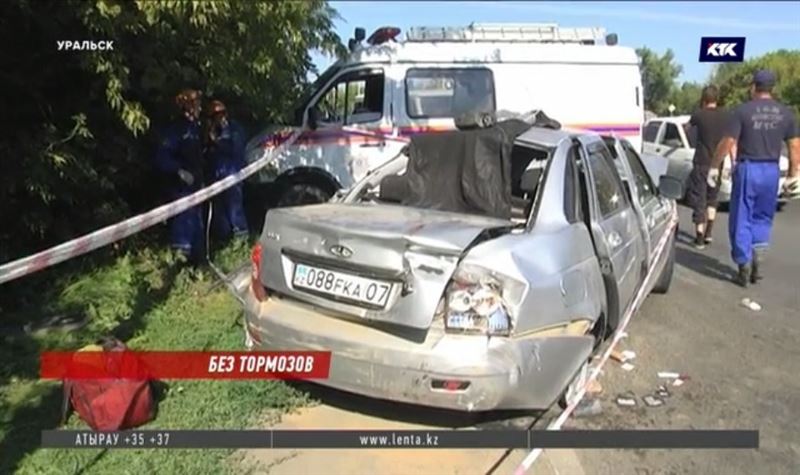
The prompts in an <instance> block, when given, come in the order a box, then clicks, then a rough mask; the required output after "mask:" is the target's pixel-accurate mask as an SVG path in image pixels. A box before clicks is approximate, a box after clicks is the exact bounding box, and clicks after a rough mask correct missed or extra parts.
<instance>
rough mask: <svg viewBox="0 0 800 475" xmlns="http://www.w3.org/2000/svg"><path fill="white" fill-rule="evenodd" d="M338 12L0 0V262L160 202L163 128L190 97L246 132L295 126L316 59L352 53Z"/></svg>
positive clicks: (273, 5)
mask: <svg viewBox="0 0 800 475" xmlns="http://www.w3.org/2000/svg"><path fill="white" fill-rule="evenodd" d="M335 17H336V12H335V11H334V10H333V9H332V8H330V7H329V6H328V5H327V3H326V2H324V1H322V0H306V1H303V2H276V1H269V0H262V1H255V0H252V1H250V0H248V1H245V0H241V1H237V0H208V1H205V0H204V1H200V0H192V1H186V0H180V1H179V0H160V1H156V0H138V1H135V2H129V1H123V0H93V1H89V0H42V1H35V2H34V1H33V0H7V1H5V2H0V40H2V44H0V59H2V62H3V65H4V67H3V68H2V70H0V103H2V104H3V106H4V111H3V114H4V117H6V118H7V119H8V120H4V128H5V130H4V134H3V135H2V137H0V154H2V156H3V160H2V164H1V165H0V216H1V217H2V220H3V224H2V226H0V262H3V261H6V260H8V259H11V258H13V257H15V256H19V255H20V254H24V253H28V252H31V251H34V250H37V249H38V248H40V247H42V246H44V245H50V244H54V243H56V242H59V241H62V240H64V239H68V238H71V237H74V236H76V235H78V234H81V233H83V232H87V231H90V230H92V229H94V228H96V227H99V226H101V225H106V224H109V223H111V222H114V221H116V220H118V219H122V218H124V217H127V216H129V215H130V214H132V213H133V212H135V211H141V210H143V209H147V208H149V207H151V206H153V205H154V204H156V200H157V198H156V197H157V196H158V193H157V191H158V189H157V188H156V187H155V186H154V184H153V183H154V182H153V180H152V177H150V176H149V173H150V168H151V163H150V157H151V156H152V154H153V149H154V145H155V140H156V134H155V133H154V132H155V130H154V129H156V128H157V127H154V126H157V125H160V124H163V123H164V122H165V121H166V120H167V119H168V118H169V115H170V114H171V113H172V112H173V111H172V108H173V102H172V98H173V97H174V95H175V94H176V92H177V91H178V90H179V89H180V88H183V87H188V86H192V87H197V88H201V89H203V90H204V91H205V93H206V95H207V96H208V95H213V96H216V97H219V98H221V99H223V100H224V101H225V102H226V103H227V105H228V108H229V110H231V111H232V114H233V115H234V116H235V117H237V118H239V119H245V122H246V123H247V122H258V123H262V124H263V123H264V122H266V121H278V120H281V119H283V118H285V117H286V116H287V115H289V114H290V113H291V105H292V102H293V100H294V99H295V97H297V95H298V94H299V92H300V90H301V89H302V88H303V85H304V83H305V78H306V76H307V73H308V71H309V70H311V69H312V68H313V65H312V62H311V58H310V55H309V51H310V50H312V49H318V50H322V51H324V52H326V53H328V54H337V53H340V52H341V51H342V50H343V46H342V44H341V41H340V39H339V37H338V36H337V35H336V34H335V33H334V30H333V20H334V18H335ZM65 40H70V41H83V40H108V41H113V50H111V51H108V50H95V51H91V50H82V51H65V50H61V51H59V49H58V48H57V42H59V41H65Z"/></svg>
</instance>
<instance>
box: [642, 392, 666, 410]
mask: <svg viewBox="0 0 800 475" xmlns="http://www.w3.org/2000/svg"><path fill="white" fill-rule="evenodd" d="M642 400H643V401H644V403H645V404H647V405H648V406H650V407H658V406H663V405H664V400H663V399H661V398H658V397H656V396H652V395H650V394H648V395H647V396H644V397H643V398H642Z"/></svg>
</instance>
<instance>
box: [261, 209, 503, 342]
mask: <svg viewBox="0 0 800 475" xmlns="http://www.w3.org/2000/svg"><path fill="white" fill-rule="evenodd" d="M512 227H513V223H512V222H510V221H506V220H502V219H495V218H490V217H482V216H473V215H464V214H458V213H449V212H442V211H434V210H425V209H417V208H409V207H403V206H395V205H383V204H380V205H377V204H341V203H325V204H320V205H309V206H300V207H293V208H277V209H273V210H270V211H269V213H268V214H267V219H266V223H265V227H264V233H263V235H262V237H261V245H262V249H263V254H262V267H261V282H262V283H263V284H264V285H265V286H266V287H267V288H268V289H269V291H271V292H274V293H278V294H282V295H284V296H288V297H291V298H294V299H297V300H301V301H305V302H307V303H310V304H313V305H315V306H317V307H320V308H322V309H326V310H328V311H330V312H332V313H338V314H344V315H350V316H354V317H359V318H364V319H368V320H375V321H382V322H388V323H393V324H398V325H403V326H408V327H413V328H418V329H426V328H428V327H429V326H430V324H431V322H432V320H433V317H434V315H435V313H436V308H437V306H438V304H439V301H440V299H441V296H442V293H443V292H444V289H445V286H446V285H447V283H448V282H449V280H450V277H451V276H452V274H453V272H454V271H455V269H456V266H457V264H458V261H459V259H460V257H461V255H462V253H463V252H464V250H465V249H467V248H468V247H470V245H471V244H472V243H473V242H475V241H476V240H479V239H480V237H481V235H482V233H483V232H484V231H487V230H502V229H510V228H512Z"/></svg>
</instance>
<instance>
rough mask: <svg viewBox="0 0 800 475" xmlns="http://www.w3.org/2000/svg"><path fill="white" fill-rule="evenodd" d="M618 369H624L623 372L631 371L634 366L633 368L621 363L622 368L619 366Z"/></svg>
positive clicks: (630, 365)
mask: <svg viewBox="0 0 800 475" xmlns="http://www.w3.org/2000/svg"><path fill="white" fill-rule="evenodd" d="M620 368H622V369H624V370H625V371H631V370H633V368H635V366H633V365H632V364H630V363H623V364H622V366H620Z"/></svg>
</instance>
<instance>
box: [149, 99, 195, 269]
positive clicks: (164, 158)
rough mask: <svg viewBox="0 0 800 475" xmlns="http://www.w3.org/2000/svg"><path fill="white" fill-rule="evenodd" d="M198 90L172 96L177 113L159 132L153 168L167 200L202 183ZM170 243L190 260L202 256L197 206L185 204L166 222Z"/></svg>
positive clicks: (182, 195)
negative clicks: (163, 183) (161, 178)
mask: <svg viewBox="0 0 800 475" xmlns="http://www.w3.org/2000/svg"><path fill="white" fill-rule="evenodd" d="M201 97H202V94H201V93H200V91H196V90H193V89H185V90H183V91H181V92H180V93H179V94H178V95H177V96H176V98H175V103H176V105H177V106H178V109H179V111H180V114H181V117H180V118H179V119H177V120H176V121H174V122H173V123H171V124H170V125H169V126H168V127H167V128H166V130H165V131H164V133H163V134H162V138H161V143H160V145H159V147H158V151H157V152H156V157H155V162H156V168H157V169H158V170H159V171H160V172H161V173H162V174H163V175H164V177H165V179H166V180H165V181H166V184H167V198H168V199H169V200H170V201H173V200H177V199H179V198H183V197H184V196H188V195H190V194H192V193H194V192H196V191H197V190H199V189H200V188H201V187H202V186H203V178H204V177H203V144H202V138H201V127H200V121H199V119H200V111H201ZM169 233H170V244H171V245H172V247H173V248H174V249H176V250H178V251H179V252H181V253H182V254H184V255H185V256H186V257H187V258H189V259H190V260H191V261H192V262H199V261H201V260H202V258H203V251H204V235H203V216H202V212H201V207H200V206H195V207H193V208H189V209H188V210H186V211H184V212H183V213H181V214H179V215H177V216H175V217H173V218H172V219H171V220H170V223H169Z"/></svg>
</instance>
